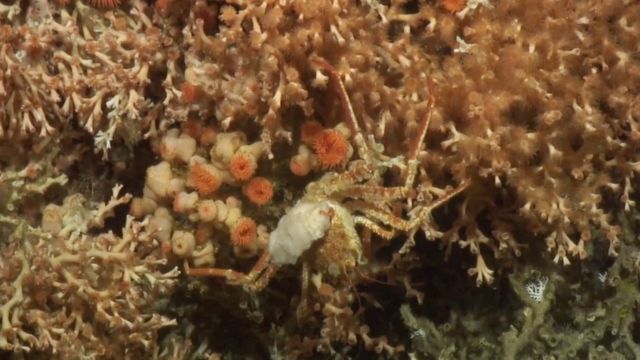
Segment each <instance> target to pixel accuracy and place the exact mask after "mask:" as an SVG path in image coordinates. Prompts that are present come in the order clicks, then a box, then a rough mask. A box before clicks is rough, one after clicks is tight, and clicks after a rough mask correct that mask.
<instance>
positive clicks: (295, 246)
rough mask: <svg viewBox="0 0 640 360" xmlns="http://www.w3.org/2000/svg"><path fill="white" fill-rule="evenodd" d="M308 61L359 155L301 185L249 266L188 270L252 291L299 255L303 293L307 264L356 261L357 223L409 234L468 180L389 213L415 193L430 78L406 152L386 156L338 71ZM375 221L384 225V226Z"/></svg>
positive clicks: (387, 233)
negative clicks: (331, 95)
mask: <svg viewBox="0 0 640 360" xmlns="http://www.w3.org/2000/svg"><path fill="white" fill-rule="evenodd" d="M312 61H313V63H314V64H315V65H316V66H318V67H319V68H320V69H321V70H323V71H325V72H326V73H327V74H328V75H329V77H330V78H331V79H332V80H333V81H334V82H335V84H337V92H338V96H339V100H340V102H341V104H342V106H343V108H344V109H343V110H344V112H345V113H346V116H345V117H346V122H347V125H348V126H349V128H350V131H351V133H352V134H353V137H352V141H353V145H354V146H355V148H356V151H357V154H358V159H357V160H353V161H351V162H350V163H349V166H348V167H347V169H345V170H344V171H342V172H327V173H325V174H324V175H323V176H322V177H321V178H319V179H318V180H316V181H313V182H311V183H309V184H308V185H307V186H306V188H305V193H304V195H303V196H302V198H301V199H299V200H298V202H297V203H296V204H295V205H294V206H293V207H291V208H290V209H289V210H288V211H287V212H286V214H285V215H284V216H283V217H282V218H281V219H280V220H279V222H278V225H277V226H276V228H275V229H274V230H273V231H272V232H271V233H270V235H269V244H268V248H267V249H266V250H265V251H264V252H263V254H262V255H261V256H260V257H259V259H258V260H257V262H256V264H255V265H254V266H253V268H252V269H251V270H250V271H249V273H247V274H245V273H242V272H239V271H236V270H232V269H222V268H192V267H189V266H188V263H185V269H186V273H187V274H188V275H191V276H212V277H223V278H225V279H226V280H227V282H229V283H233V284H241V285H244V286H245V287H246V288H248V289H250V290H253V291H255V292H258V291H260V290H262V289H264V288H265V287H266V286H267V285H268V284H269V281H270V280H271V279H272V278H273V276H274V274H275V273H276V271H277V269H278V268H280V267H281V266H285V265H292V264H296V263H297V262H299V261H300V260H301V261H302V270H303V273H302V290H303V293H305V292H306V289H307V287H308V282H309V276H310V272H311V270H312V269H313V270H314V271H317V272H320V273H322V274H326V275H328V276H330V277H333V278H338V277H340V276H344V275H345V274H348V273H350V272H351V271H353V270H354V269H356V268H357V267H358V266H359V265H360V264H362V263H363V242H362V240H361V239H360V236H359V234H358V230H357V227H358V226H363V227H364V228H366V229H369V230H371V232H372V233H374V234H376V235H377V236H379V237H381V238H382V239H386V240H390V239H392V238H393V237H394V236H396V234H397V233H398V232H404V233H407V234H409V236H411V237H413V234H415V232H416V231H417V230H418V229H419V228H420V227H421V226H422V225H423V223H425V221H426V220H427V218H428V216H430V213H431V212H432V211H433V210H434V209H435V208H437V207H439V206H441V205H442V204H444V203H446V202H447V201H449V200H450V199H451V198H453V197H454V196H456V195H457V194H459V193H461V192H462V191H464V190H465V189H466V188H467V186H468V185H469V181H466V180H465V181H463V182H462V183H461V184H460V185H458V186H457V187H456V188H453V189H451V190H448V191H445V192H444V193H443V194H442V195H441V196H440V197H439V198H437V199H435V200H434V201H432V202H429V203H421V204H418V205H416V206H413V205H410V206H411V209H410V211H407V214H408V218H402V217H400V216H398V215H396V214H394V212H392V211H391V210H390V208H391V206H390V205H391V204H394V203H398V202H406V203H407V204H412V203H413V200H415V199H417V198H419V196H417V191H416V187H415V185H414V182H415V178H416V174H417V172H418V160H417V155H418V152H419V151H420V149H421V147H422V145H423V143H424V139H425V136H426V133H427V129H428V127H429V121H430V118H431V110H432V108H433V105H434V101H435V96H434V93H435V91H434V85H433V83H432V82H431V81H430V80H429V82H428V84H429V94H430V96H429V99H428V103H427V109H426V112H425V115H424V116H423V118H422V119H421V121H420V124H419V128H418V134H417V136H416V138H415V139H414V141H413V143H412V144H411V146H410V149H409V152H408V154H407V155H406V157H393V158H391V157H388V156H386V155H384V154H383V153H382V151H381V150H380V148H381V145H379V144H376V143H375V142H374V141H373V140H372V139H371V138H365V136H364V135H363V133H362V131H361V130H360V127H359V125H358V122H357V120H356V116H355V113H354V111H353V108H352V106H351V102H350V100H349V97H348V94H347V91H346V89H345V87H344V84H343V83H342V81H341V79H340V76H339V74H338V72H337V70H336V69H335V68H334V67H333V66H332V65H330V64H329V63H328V62H327V61H326V60H324V59H322V58H315V59H313V60H312ZM392 167H398V168H400V169H402V170H403V171H404V174H405V176H406V180H405V182H404V184H403V185H401V186H392V187H385V186H383V185H382V177H383V175H384V174H385V173H386V172H387V170H388V169H390V168H392ZM380 223H383V224H386V227H385V226H383V225H380Z"/></svg>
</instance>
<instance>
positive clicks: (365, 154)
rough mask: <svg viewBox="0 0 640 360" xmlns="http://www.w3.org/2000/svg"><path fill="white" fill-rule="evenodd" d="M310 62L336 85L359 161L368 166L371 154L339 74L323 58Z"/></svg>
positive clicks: (316, 58)
mask: <svg viewBox="0 0 640 360" xmlns="http://www.w3.org/2000/svg"><path fill="white" fill-rule="evenodd" d="M311 61H312V62H313V63H314V64H315V65H317V66H319V67H320V68H321V69H323V70H325V71H326V72H327V73H328V74H329V77H331V78H333V79H334V81H335V82H336V84H337V85H338V95H339V96H340V103H341V104H342V107H343V111H344V113H345V114H346V116H347V125H348V126H349V130H351V132H352V134H353V140H354V142H355V143H356V148H357V149H358V155H359V156H360V158H361V159H363V160H365V161H366V162H367V163H369V164H370V163H371V153H370V152H369V146H368V145H367V142H366V140H365V138H364V136H363V135H362V131H360V126H359V125H358V120H357V118H356V114H355V112H354V111H353V106H352V105H351V101H350V100H349V95H348V94H347V89H345V87H344V83H343V82H342V79H340V74H338V71H337V70H336V68H335V67H333V65H331V64H329V63H328V62H327V60H325V59H324V58H321V57H319V56H318V57H315V58H313V59H312V60H311Z"/></svg>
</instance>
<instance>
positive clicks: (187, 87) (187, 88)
mask: <svg viewBox="0 0 640 360" xmlns="http://www.w3.org/2000/svg"><path fill="white" fill-rule="evenodd" d="M180 90H182V100H184V101H185V102H187V103H194V102H196V101H198V98H199V97H200V89H199V88H198V87H197V86H195V85H193V84H190V83H188V82H186V83H183V84H182V87H181V88H180Z"/></svg>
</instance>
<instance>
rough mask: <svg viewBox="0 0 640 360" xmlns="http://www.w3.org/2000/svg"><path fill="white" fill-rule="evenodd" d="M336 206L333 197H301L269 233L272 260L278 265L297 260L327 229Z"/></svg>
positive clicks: (293, 262)
mask: <svg viewBox="0 0 640 360" xmlns="http://www.w3.org/2000/svg"><path fill="white" fill-rule="evenodd" d="M333 208H334V206H333V205H332V204H331V203H330V202H329V201H322V202H310V201H304V200H301V201H298V203H297V204H295V205H294V206H293V207H292V208H291V209H289V211H288V212H287V213H286V214H285V215H284V216H283V217H282V218H280V221H279V222H278V226H277V227H276V228H275V230H273V231H272V232H271V234H269V253H271V260H272V262H273V263H274V264H277V265H285V264H295V263H296V262H297V261H298V258H300V256H301V255H302V253H304V252H305V251H307V250H308V249H309V248H310V247H311V245H313V243H314V242H315V241H316V240H319V239H321V238H323V237H324V235H325V234H326V233H327V230H329V226H330V225H331V215H330V214H331V212H332V211H331V209H333Z"/></svg>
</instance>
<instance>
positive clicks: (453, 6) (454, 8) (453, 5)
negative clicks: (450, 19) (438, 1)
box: [442, 0, 467, 13]
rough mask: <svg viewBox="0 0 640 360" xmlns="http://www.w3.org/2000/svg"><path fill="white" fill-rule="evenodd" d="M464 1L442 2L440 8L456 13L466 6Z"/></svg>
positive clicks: (451, 0) (450, 0)
mask: <svg viewBox="0 0 640 360" xmlns="http://www.w3.org/2000/svg"><path fill="white" fill-rule="evenodd" d="M466 2H467V1H466V0H442V7H444V8H445V9H446V10H447V11H450V12H452V13H455V12H458V11H460V10H462V9H464V7H465V6H466Z"/></svg>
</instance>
